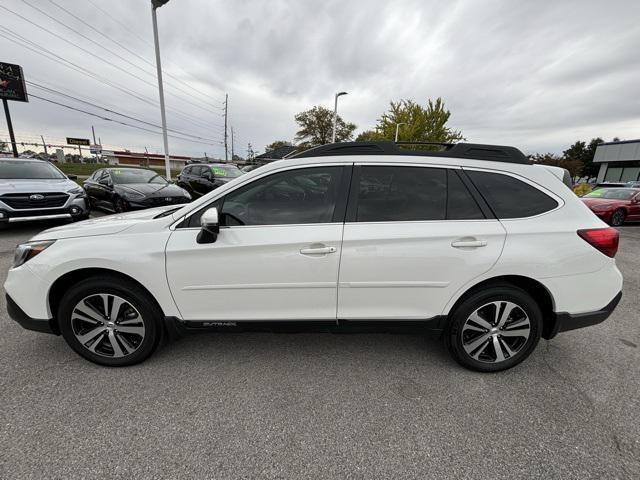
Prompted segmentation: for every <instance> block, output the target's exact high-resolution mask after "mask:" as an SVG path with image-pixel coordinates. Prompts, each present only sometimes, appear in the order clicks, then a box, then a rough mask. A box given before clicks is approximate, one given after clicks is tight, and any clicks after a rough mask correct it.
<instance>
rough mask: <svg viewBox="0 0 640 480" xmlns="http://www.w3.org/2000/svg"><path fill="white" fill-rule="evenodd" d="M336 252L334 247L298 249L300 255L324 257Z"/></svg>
mask: <svg viewBox="0 0 640 480" xmlns="http://www.w3.org/2000/svg"><path fill="white" fill-rule="evenodd" d="M337 251H338V249H337V248H336V247H309V248H301V249H300V253H301V254H302V255H326V254H327V253H336V252H337Z"/></svg>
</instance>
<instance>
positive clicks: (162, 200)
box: [145, 197, 189, 207]
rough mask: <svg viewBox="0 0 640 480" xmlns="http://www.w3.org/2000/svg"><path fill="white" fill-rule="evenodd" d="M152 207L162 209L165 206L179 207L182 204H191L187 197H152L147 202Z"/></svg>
mask: <svg viewBox="0 0 640 480" xmlns="http://www.w3.org/2000/svg"><path fill="white" fill-rule="evenodd" d="M145 203H147V204H149V205H150V206H154V207H161V206H163V205H179V204H181V203H189V200H188V199H187V198H185V197H151V198H149V199H147V201H146V202H145Z"/></svg>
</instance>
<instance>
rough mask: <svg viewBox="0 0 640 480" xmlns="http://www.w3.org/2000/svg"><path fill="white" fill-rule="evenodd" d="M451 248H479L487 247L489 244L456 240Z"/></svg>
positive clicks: (482, 241)
mask: <svg viewBox="0 0 640 480" xmlns="http://www.w3.org/2000/svg"><path fill="white" fill-rule="evenodd" d="M451 246H452V247H455V248H478V247H486V246H487V242H486V241H485V240H475V239H473V240H471V239H469V240H454V241H453V242H451Z"/></svg>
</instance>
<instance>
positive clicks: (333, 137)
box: [331, 92, 347, 143]
mask: <svg viewBox="0 0 640 480" xmlns="http://www.w3.org/2000/svg"><path fill="white" fill-rule="evenodd" d="M346 94H347V92H339V93H336V95H335V98H334V102H333V133H332V134H331V143H336V124H337V123H338V97H340V96H342V95H346Z"/></svg>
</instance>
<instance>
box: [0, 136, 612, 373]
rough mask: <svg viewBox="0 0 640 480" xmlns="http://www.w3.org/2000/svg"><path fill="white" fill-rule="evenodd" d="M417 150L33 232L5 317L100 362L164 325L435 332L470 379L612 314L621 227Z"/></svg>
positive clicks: (501, 160)
mask: <svg viewBox="0 0 640 480" xmlns="http://www.w3.org/2000/svg"><path fill="white" fill-rule="evenodd" d="M407 147H408V148H407ZM420 148H424V147H419V146H416V145H410V146H403V145H399V144H395V143H393V142H375V143H374V142H371V143H365V142H354V143H342V144H331V145H325V146H322V147H317V148H315V149H311V150H307V151H305V152H302V153H299V154H297V155H296V156H294V157H293V158H289V159H285V160H282V161H278V162H274V163H272V164H269V165H267V166H264V167H262V168H258V169H256V170H254V171H252V172H250V173H248V174H247V175H244V176H241V177H239V178H237V179H235V180H233V181H231V182H229V183H227V184H225V185H223V186H221V187H220V188H218V189H216V190H214V191H212V192H211V193H209V194H207V195H205V196H203V197H202V198H200V199H198V200H196V201H194V202H192V203H190V204H187V205H184V206H181V207H175V206H174V207H162V208H159V209H153V210H146V211H141V212H135V213H127V214H121V215H112V216H108V217H103V218H99V219H94V220H88V221H84V222H80V223H77V224H72V225H67V226H63V227H58V228H53V229H50V230H46V231H44V232H42V233H40V234H38V235H36V236H35V237H34V238H33V239H31V240H30V241H29V242H27V243H24V244H22V245H19V246H18V248H17V250H16V255H15V263H14V265H13V267H12V268H11V270H10V271H9V274H8V277H7V281H6V283H5V285H4V286H5V289H6V292H7V306H8V310H9V314H10V315H11V317H12V318H13V319H15V320H16V321H17V322H19V323H20V324H21V325H22V326H23V327H25V328H27V329H31V330H37V331H42V332H52V333H55V334H62V336H63V337H64V338H65V340H66V341H67V342H68V344H69V345H70V346H71V347H72V348H73V349H74V350H75V351H76V352H77V353H79V354H80V355H82V356H83V357H85V358H87V359H89V360H91V361H93V362H96V363H99V364H102V365H109V366H122V365H131V364H134V363H137V362H140V361H142V360H144V359H146V358H147V357H149V355H151V353H152V352H153V351H154V350H155V349H156V347H157V346H158V344H159V343H160V342H161V340H162V339H163V338H164V337H167V336H169V337H170V336H171V335H172V334H173V333H175V332H176V331H197V330H203V329H208V328H242V327H246V326H247V325H256V324H258V323H259V324H260V326H265V325H268V324H272V323H274V322H278V323H279V324H280V325H282V323H283V322H285V323H286V322H305V323H306V324H307V325H313V324H316V323H317V324H320V325H329V326H331V328H335V329H340V328H348V327H353V326H354V325H362V324H364V323H365V322H368V323H371V322H376V323H377V324H378V325H381V324H385V325H390V326H393V325H394V324H395V325H404V326H406V325H415V326H416V327H417V328H420V329H423V330H432V331H436V332H440V333H441V334H442V335H443V337H444V341H445V342H446V345H447V347H448V349H449V351H450V352H451V354H452V356H453V358H454V359H455V360H456V361H458V362H459V363H460V364H462V365H463V366H465V367H468V368H471V369H475V370H479V371H497V370H503V369H506V368H510V367H512V366H514V365H516V364H518V363H519V362H521V361H522V360H524V359H525V358H527V356H528V355H529V354H530V353H531V352H532V350H533V349H534V348H535V347H536V344H537V343H538V341H539V339H540V337H543V338H547V339H550V338H552V337H554V336H555V335H556V334H557V333H558V332H563V331H566V330H572V329H575V328H580V327H585V326H589V325H594V324H596V323H599V322H602V321H603V320H605V319H606V318H607V317H608V316H609V315H610V314H611V312H612V311H613V309H614V308H615V307H616V305H617V303H618V302H619V300H620V297H621V290H622V276H621V274H620V272H619V271H618V269H617V268H616V264H615V260H614V258H613V257H614V256H615V254H616V250H617V247H618V232H617V231H616V230H615V229H613V228H609V227H608V226H607V225H605V224H604V223H603V222H602V221H601V220H599V219H598V218H597V217H596V216H595V215H594V214H593V213H592V212H591V211H589V209H588V208H587V207H586V206H585V205H584V204H583V203H582V202H581V201H580V200H579V199H578V198H577V197H576V196H575V195H574V194H573V193H572V192H571V190H570V189H568V188H567V187H566V186H565V184H564V183H563V182H562V181H561V179H560V178H561V175H560V178H558V175H556V174H555V173H554V172H552V171H551V170H549V169H546V168H539V167H538V168H536V167H535V166H532V165H530V164H529V162H528V161H527V159H526V157H525V156H524V155H523V154H522V152H520V151H519V150H517V149H515V148H513V147H502V146H491V145H475V144H464V143H460V144H455V145H443V146H441V149H440V150H437V151H434V150H429V149H427V150H425V149H420Z"/></svg>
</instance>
